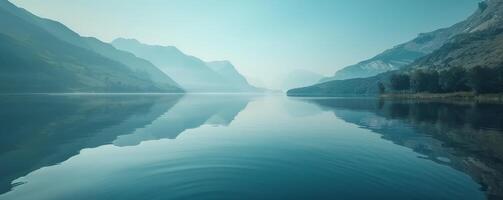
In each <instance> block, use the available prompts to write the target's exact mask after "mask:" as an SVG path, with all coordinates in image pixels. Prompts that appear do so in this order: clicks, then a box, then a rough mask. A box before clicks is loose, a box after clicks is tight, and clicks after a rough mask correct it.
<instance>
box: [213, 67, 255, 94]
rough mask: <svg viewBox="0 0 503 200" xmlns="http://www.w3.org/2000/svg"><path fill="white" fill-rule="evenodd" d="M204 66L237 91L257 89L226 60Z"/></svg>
mask: <svg viewBox="0 0 503 200" xmlns="http://www.w3.org/2000/svg"><path fill="white" fill-rule="evenodd" d="M206 65H207V66H208V67H209V68H210V69H211V70H213V71H214V72H216V73H217V74H219V75H220V76H221V77H222V78H224V79H225V80H226V81H227V82H229V83H231V84H233V85H234V87H236V88H238V89H239V90H244V91H248V90H257V88H256V87H254V86H251V85H250V83H248V80H246V78H245V77H244V76H243V75H241V74H240V73H239V72H238V71H237V70H236V67H235V66H234V65H233V64H232V63H231V62H229V61H227V60H222V61H212V62H206Z"/></svg>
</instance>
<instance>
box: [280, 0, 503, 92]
mask: <svg viewBox="0 0 503 200" xmlns="http://www.w3.org/2000/svg"><path fill="white" fill-rule="evenodd" d="M502 16H503V1H501V0H486V1H483V2H480V4H479V8H478V9H477V11H476V12H475V13H474V14H473V15H472V16H470V17H469V18H468V19H467V20H465V21H463V22H460V23H458V24H455V25H454V26H451V27H449V28H446V29H440V30H437V31H434V32H432V33H428V34H422V36H420V37H419V38H416V39H415V40H413V41H412V43H411V42H409V43H406V44H404V45H400V46H398V47H395V48H393V49H392V50H389V51H388V53H390V52H397V51H398V50H399V49H401V48H402V49H403V48H405V46H409V45H410V46H414V47H415V48H416V49H426V50H427V51H426V50H424V51H423V50H422V51H421V52H424V53H426V52H428V51H433V52H431V53H429V54H425V55H423V56H417V58H416V59H415V60H414V62H411V63H410V64H406V65H403V66H401V67H398V68H396V69H391V68H390V69H388V70H384V71H383V73H380V74H378V75H375V76H371V77H366V78H353V79H345V80H328V81H325V82H323V83H319V84H316V85H312V86H308V87H304V88H296V89H292V90H290V91H288V95H291V96H361V95H376V94H377V93H378V88H377V84H378V83H379V82H382V83H386V82H389V76H390V75H391V74H393V73H397V72H406V71H412V70H417V69H428V70H443V69H448V68H452V67H461V68H464V69H470V68H473V67H475V66H483V67H503V65H502V64H503V56H502V55H503V17H502ZM428 35H429V36H428ZM421 38H422V39H421ZM418 40H419V41H421V42H418ZM433 41H435V42H433ZM418 44H429V45H426V46H425V45H418ZM440 44H442V45H440ZM408 49H410V48H408ZM415 52H420V51H415ZM384 54H386V52H385V53H384ZM391 55H394V54H391ZM418 55H419V54H418ZM381 56H382V54H381V55H378V56H376V58H378V57H381ZM409 58H412V57H409ZM390 70H391V71H390Z"/></svg>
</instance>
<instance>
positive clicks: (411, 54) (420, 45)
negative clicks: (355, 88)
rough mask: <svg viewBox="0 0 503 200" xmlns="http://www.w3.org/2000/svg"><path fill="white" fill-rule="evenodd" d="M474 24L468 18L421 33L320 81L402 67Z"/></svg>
mask: <svg viewBox="0 0 503 200" xmlns="http://www.w3.org/2000/svg"><path fill="white" fill-rule="evenodd" d="M472 18H473V17H472ZM474 24H475V23H474V22H473V21H472V19H468V20H465V21H462V22H460V23H457V24H455V25H453V26H451V27H449V28H443V29H439V30H436V31H433V32H429V33H421V34H419V35H418V36H417V37H416V38H414V39H413V40H411V41H409V42H406V43H403V44H400V45H397V46H395V47H393V48H391V49H388V50H386V51H384V52H383V53H381V54H379V55H377V56H375V57H373V58H370V59H368V60H365V61H362V62H360V63H358V64H355V65H351V66H348V67H345V68H343V69H341V70H339V71H337V72H336V73H335V74H334V76H332V77H329V78H324V79H321V81H320V82H327V81H331V80H345V79H352V78H365V77H371V76H375V75H377V74H380V73H383V72H387V71H392V70H398V69H402V68H403V67H405V66H408V65H409V64H411V63H413V62H414V61H415V60H416V59H418V58H421V57H423V56H425V55H428V54H430V53H433V52H434V51H435V50H437V49H439V48H440V47H442V46H443V45H444V44H446V43H447V42H448V41H449V40H450V39H452V38H453V37H454V36H456V35H458V34H460V33H463V32H466V31H469V30H473V27H474V26H473V25H474Z"/></svg>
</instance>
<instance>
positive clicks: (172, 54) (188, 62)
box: [111, 38, 259, 92]
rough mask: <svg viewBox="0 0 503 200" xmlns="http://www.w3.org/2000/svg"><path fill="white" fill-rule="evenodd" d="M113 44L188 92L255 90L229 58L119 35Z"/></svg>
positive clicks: (256, 89)
mask: <svg viewBox="0 0 503 200" xmlns="http://www.w3.org/2000/svg"><path fill="white" fill-rule="evenodd" d="M111 44H112V45H113V46H114V47H115V48H117V49H120V50H124V51H128V52H131V53H133V54H134V55H136V56H138V57H141V58H144V59H146V60H149V61H150V62H152V63H154V65H156V66H157V67H158V68H159V69H160V70H161V71H163V72H164V73H165V74H167V75H168V76H171V77H173V79H174V80H175V81H176V82H177V83H179V84H180V85H181V86H182V87H183V88H184V89H186V90H187V91H189V92H256V91H259V89H258V88H256V87H254V86H251V85H250V84H249V83H248V81H247V80H246V78H245V77H244V76H242V75H241V74H240V73H239V72H238V71H237V70H236V69H235V67H234V66H233V65H232V64H231V63H230V62H229V61H213V62H205V61H203V60H201V59H199V58H197V57H195V56H191V55H187V54H185V53H183V52H182V51H180V50H179V49H178V48H176V47H174V46H161V45H150V44H144V43H142V42H140V41H138V40H137V39H125V38H117V39H115V40H113V41H112V42H111Z"/></svg>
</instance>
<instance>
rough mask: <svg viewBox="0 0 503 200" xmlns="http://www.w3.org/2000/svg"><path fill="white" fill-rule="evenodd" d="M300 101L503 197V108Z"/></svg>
mask: <svg viewBox="0 0 503 200" xmlns="http://www.w3.org/2000/svg"><path fill="white" fill-rule="evenodd" d="M305 101H307V102H310V103H314V104H316V105H318V106H320V107H321V108H322V109H325V110H330V111H332V112H333V113H334V114H335V116H336V117H338V118H340V119H342V120H345V121H347V122H349V123H353V124H356V125H358V126H360V127H362V128H365V129H370V130H372V131H373V132H376V133H378V134H381V135H382V138H383V139H386V140H389V141H392V142H393V143H395V144H398V145H402V146H405V147H408V148H410V149H412V150H414V151H415V152H417V153H420V154H422V155H424V158H425V159H429V160H432V161H434V162H437V163H441V164H445V165H448V166H450V167H452V168H455V169H457V170H460V171H462V172H464V173H467V174H469V175H470V176H471V177H472V178H473V179H474V180H476V181H477V182H478V183H480V184H481V185H482V188H481V189H482V190H484V191H486V193H487V194H488V196H489V198H490V199H500V198H503V163H502V161H503V105H501V104H492V103H475V102H458V103H453V102H428V101H413V100H402V101H392V100H375V101H373V100H369V99H344V98H329V99H323V98H314V99H306V100H305Z"/></svg>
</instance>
